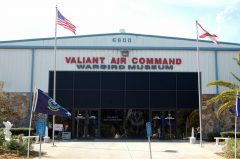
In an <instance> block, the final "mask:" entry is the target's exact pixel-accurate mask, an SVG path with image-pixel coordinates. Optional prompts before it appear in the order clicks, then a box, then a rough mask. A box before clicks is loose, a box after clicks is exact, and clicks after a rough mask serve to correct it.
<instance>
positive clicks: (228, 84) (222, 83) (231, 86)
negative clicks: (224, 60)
mask: <svg viewBox="0 0 240 159" xmlns="http://www.w3.org/2000/svg"><path fill="white" fill-rule="evenodd" d="M207 86H222V87H227V88H229V89H237V88H239V86H238V85H236V84H233V83H231V82H227V81H212V82H209V83H208V84H207Z"/></svg>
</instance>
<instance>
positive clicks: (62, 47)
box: [0, 45, 240, 51]
mask: <svg viewBox="0 0 240 159" xmlns="http://www.w3.org/2000/svg"><path fill="white" fill-rule="evenodd" d="M0 49H54V46H28V45H24V46H23V45H0ZM57 49H88V50H96V49H104V50H189V51H190V50H193V51H196V50H197V48H196V47H155V46H153V47H151V46H148V47H141V46H136V47H135V46H57ZM199 50H202V51H240V48H239V47H236V48H233V47H232V48H229V47H221V48H217V47H199Z"/></svg>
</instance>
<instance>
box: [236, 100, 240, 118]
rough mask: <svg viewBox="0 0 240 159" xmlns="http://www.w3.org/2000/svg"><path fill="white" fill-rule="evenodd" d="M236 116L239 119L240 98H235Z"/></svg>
mask: <svg viewBox="0 0 240 159" xmlns="http://www.w3.org/2000/svg"><path fill="white" fill-rule="evenodd" d="M236 116H237V117H240V98H239V97H237V98H236Z"/></svg>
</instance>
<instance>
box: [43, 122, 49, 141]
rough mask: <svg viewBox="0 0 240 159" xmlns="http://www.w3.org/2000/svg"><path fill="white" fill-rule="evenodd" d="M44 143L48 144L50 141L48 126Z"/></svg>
mask: <svg viewBox="0 0 240 159" xmlns="http://www.w3.org/2000/svg"><path fill="white" fill-rule="evenodd" d="M43 139H44V143H47V142H49V140H50V137H49V136H48V126H46V129H45V136H44V138H43Z"/></svg>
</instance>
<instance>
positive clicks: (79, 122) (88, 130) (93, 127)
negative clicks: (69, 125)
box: [75, 110, 99, 138]
mask: <svg viewBox="0 0 240 159" xmlns="http://www.w3.org/2000/svg"><path fill="white" fill-rule="evenodd" d="M98 118H99V117H98V110H77V113H76V115H75V120H76V122H75V125H76V127H75V128H76V129H75V130H76V138H96V137H98V134H99V132H98Z"/></svg>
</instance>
